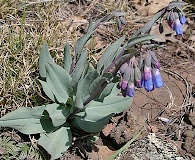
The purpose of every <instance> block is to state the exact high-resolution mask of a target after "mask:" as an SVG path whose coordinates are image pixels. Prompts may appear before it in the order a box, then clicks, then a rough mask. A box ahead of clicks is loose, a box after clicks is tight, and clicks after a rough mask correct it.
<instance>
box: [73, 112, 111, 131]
mask: <svg viewBox="0 0 195 160" xmlns="http://www.w3.org/2000/svg"><path fill="white" fill-rule="evenodd" d="M110 117H111V115H109V116H106V117H104V118H102V119H99V120H97V121H91V120H89V121H88V120H86V119H84V118H81V117H78V116H75V117H74V121H75V123H76V124H77V125H78V126H79V128H81V129H82V130H84V131H85V132H99V131H101V130H102V129H103V128H104V126H105V125H106V124H107V123H108V122H109V120H110Z"/></svg>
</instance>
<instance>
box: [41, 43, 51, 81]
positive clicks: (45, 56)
mask: <svg viewBox="0 0 195 160" xmlns="http://www.w3.org/2000/svg"><path fill="white" fill-rule="evenodd" d="M48 62H49V63H53V59H52V57H51V55H50V53H49V49H48V45H47V43H46V42H45V43H44V44H43V47H42V48H41V52H40V55H39V73H40V75H41V77H42V78H45V77H46V69H45V65H46V64H47V63H48Z"/></svg>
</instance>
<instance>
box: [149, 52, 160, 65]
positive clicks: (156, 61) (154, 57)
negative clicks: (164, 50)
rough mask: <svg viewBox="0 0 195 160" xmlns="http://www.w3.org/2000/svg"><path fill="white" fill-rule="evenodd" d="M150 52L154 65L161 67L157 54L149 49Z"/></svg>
mask: <svg viewBox="0 0 195 160" xmlns="http://www.w3.org/2000/svg"><path fill="white" fill-rule="evenodd" d="M149 52H150V54H151V56H152V63H153V65H154V67H155V68H158V69H159V68H160V63H159V61H158V59H157V57H156V54H155V53H154V52H152V51H149Z"/></svg>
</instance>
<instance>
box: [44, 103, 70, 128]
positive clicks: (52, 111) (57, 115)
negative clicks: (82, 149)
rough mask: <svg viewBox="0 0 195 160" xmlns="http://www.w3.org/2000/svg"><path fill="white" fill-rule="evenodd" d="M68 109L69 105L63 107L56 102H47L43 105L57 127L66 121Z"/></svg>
mask: <svg viewBox="0 0 195 160" xmlns="http://www.w3.org/2000/svg"><path fill="white" fill-rule="evenodd" d="M70 109H71V107H65V106H63V105H60V104H57V103H53V104H48V105H46V107H45V110H46V111H47V112H48V114H49V117H50V118H51V120H52V123H53V126H54V127H58V126H60V125H62V124H64V123H65V122H66V119H67V117H68V116H69V115H70Z"/></svg>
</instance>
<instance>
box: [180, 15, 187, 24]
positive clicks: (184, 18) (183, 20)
mask: <svg viewBox="0 0 195 160" xmlns="http://www.w3.org/2000/svg"><path fill="white" fill-rule="evenodd" d="M179 20H180V23H181V24H184V23H186V21H187V20H186V17H185V16H181V17H180V18H179Z"/></svg>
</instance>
